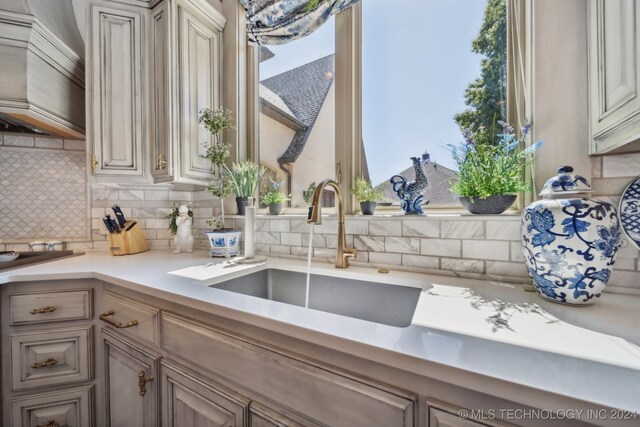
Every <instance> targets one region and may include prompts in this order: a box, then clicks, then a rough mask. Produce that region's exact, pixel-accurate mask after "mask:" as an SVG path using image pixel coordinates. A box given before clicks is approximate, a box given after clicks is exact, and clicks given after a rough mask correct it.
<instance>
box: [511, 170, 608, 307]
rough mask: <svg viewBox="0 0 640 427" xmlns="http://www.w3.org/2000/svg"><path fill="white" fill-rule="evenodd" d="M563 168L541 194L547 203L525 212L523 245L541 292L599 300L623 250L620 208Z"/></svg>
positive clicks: (562, 299) (565, 299)
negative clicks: (593, 195)
mask: <svg viewBox="0 0 640 427" xmlns="http://www.w3.org/2000/svg"><path fill="white" fill-rule="evenodd" d="M572 172H573V168H572V167H571V166H564V167H562V168H560V169H558V175H556V176H554V177H553V178H551V179H549V180H548V181H547V182H546V183H545V184H544V187H543V189H542V191H541V192H540V196H542V197H543V200H539V201H537V202H534V203H532V204H531V205H529V206H528V207H527V208H526V209H525V210H524V211H523V212H522V246H523V253H524V258H525V262H526V264H527V269H528V271H529V276H530V277H531V280H533V284H534V286H535V288H536V291H537V292H538V294H539V295H540V296H541V297H543V298H545V299H548V300H551V301H555V302H559V303H564V304H574V305H588V304H593V303H594V302H595V298H598V297H600V295H601V294H602V291H603V290H604V288H605V286H606V285H607V282H608V281H609V277H610V276H611V270H612V266H613V263H614V258H615V255H616V252H617V250H618V240H619V238H620V227H619V223H618V214H617V212H616V208H615V207H613V206H612V205H611V204H609V203H606V202H601V201H598V200H593V199H589V198H588V196H589V193H591V192H592V190H591V187H590V185H589V183H588V182H587V180H586V179H585V178H583V177H581V176H579V175H572V174H571V173H572Z"/></svg>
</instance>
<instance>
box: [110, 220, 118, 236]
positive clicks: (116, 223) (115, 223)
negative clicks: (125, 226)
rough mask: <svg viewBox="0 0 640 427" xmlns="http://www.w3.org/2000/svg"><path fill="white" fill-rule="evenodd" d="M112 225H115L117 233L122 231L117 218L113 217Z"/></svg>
mask: <svg viewBox="0 0 640 427" xmlns="http://www.w3.org/2000/svg"><path fill="white" fill-rule="evenodd" d="M111 226H112V227H113V229H114V230H115V232H116V233H119V232H120V227H119V226H118V222H117V221H116V220H115V219H111Z"/></svg>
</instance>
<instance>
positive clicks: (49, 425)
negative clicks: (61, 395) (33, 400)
mask: <svg viewBox="0 0 640 427" xmlns="http://www.w3.org/2000/svg"><path fill="white" fill-rule="evenodd" d="M36 427H60V424H58V423H57V422H56V421H55V420H49V422H48V423H46V424H42V425H40V424H38V425H37V426H36Z"/></svg>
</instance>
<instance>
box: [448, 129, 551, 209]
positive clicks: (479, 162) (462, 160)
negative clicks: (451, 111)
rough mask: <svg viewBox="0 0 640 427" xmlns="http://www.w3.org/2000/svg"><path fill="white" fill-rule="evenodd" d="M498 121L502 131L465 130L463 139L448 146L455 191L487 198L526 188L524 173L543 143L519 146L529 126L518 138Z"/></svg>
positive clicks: (511, 130)
mask: <svg viewBox="0 0 640 427" xmlns="http://www.w3.org/2000/svg"><path fill="white" fill-rule="evenodd" d="M501 124H502V126H503V130H502V133H499V134H496V133H495V132H493V131H492V132H489V131H488V130H487V129H486V128H485V127H481V128H480V129H479V130H477V131H476V132H472V131H471V130H466V131H465V139H466V142H464V143H462V144H460V145H458V146H457V147H455V146H452V145H448V147H449V149H450V150H451V153H452V156H453V159H454V160H455V161H456V163H457V164H458V169H459V170H458V172H457V173H456V177H455V178H454V179H453V182H454V183H453V185H452V186H451V191H452V192H453V193H454V194H457V195H458V196H463V197H479V198H481V199H486V198H487V197H489V196H491V195H507V194H515V193H518V192H520V191H528V190H529V187H528V186H527V185H526V184H525V183H524V181H523V179H522V178H523V172H524V169H525V167H526V166H527V165H529V164H530V163H531V161H532V159H531V157H530V156H531V155H532V154H533V153H534V152H535V151H536V150H537V149H538V148H540V146H541V145H542V142H541V141H539V142H536V143H535V144H534V145H532V146H530V147H528V148H526V149H522V147H523V146H524V141H525V137H526V136H527V134H528V132H529V130H530V128H531V126H530V125H529V124H527V125H525V126H524V127H523V128H522V131H521V137H520V138H519V139H518V138H516V136H515V134H514V133H513V129H512V128H511V127H510V126H509V125H508V124H506V123H502V122H501ZM493 128H494V127H493V126H492V130H493Z"/></svg>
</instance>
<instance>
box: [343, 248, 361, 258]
mask: <svg viewBox="0 0 640 427" xmlns="http://www.w3.org/2000/svg"><path fill="white" fill-rule="evenodd" d="M356 253H358V250H357V249H356V248H344V257H345V258H355V257H356Z"/></svg>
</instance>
